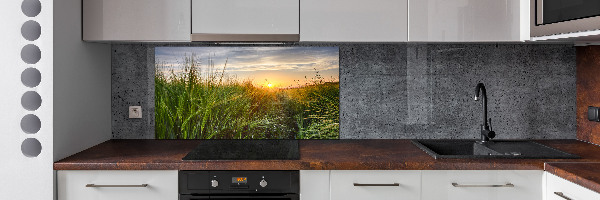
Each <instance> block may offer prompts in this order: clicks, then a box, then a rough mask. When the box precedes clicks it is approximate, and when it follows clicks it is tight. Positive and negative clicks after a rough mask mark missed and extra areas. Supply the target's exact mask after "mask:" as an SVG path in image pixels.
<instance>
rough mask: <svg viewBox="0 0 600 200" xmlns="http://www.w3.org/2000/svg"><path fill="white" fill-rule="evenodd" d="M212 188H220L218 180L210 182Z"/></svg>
mask: <svg viewBox="0 0 600 200" xmlns="http://www.w3.org/2000/svg"><path fill="white" fill-rule="evenodd" d="M210 186H211V187H218V186H219V181H217V180H212V181H210Z"/></svg>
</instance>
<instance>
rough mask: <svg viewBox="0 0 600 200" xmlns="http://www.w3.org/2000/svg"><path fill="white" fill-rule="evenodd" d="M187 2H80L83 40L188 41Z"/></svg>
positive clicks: (89, 0) (94, 0)
mask: <svg viewBox="0 0 600 200" xmlns="http://www.w3.org/2000/svg"><path fill="white" fill-rule="evenodd" d="M190 13H191V8H190V0H126V1H123V0H83V12H82V14H83V40H85V41H190V33H191V30H190V29H191V28H190V27H191V14H190Z"/></svg>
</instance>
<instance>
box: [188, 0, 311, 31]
mask: <svg viewBox="0 0 600 200" xmlns="http://www.w3.org/2000/svg"><path fill="white" fill-rule="evenodd" d="M299 20H300V2H299V0H252V1H248V0H192V33H193V35H192V40H194V41H253V40H256V39H257V38H256V37H257V35H258V39H260V36H261V35H262V36H265V35H268V37H264V38H265V39H264V40H266V41H273V40H276V39H277V38H276V37H277V36H286V35H291V36H292V37H295V38H296V39H295V40H296V41H297V40H298V34H299V33H300V30H299V29H300V22H299ZM274 37H275V38H274Z"/></svg>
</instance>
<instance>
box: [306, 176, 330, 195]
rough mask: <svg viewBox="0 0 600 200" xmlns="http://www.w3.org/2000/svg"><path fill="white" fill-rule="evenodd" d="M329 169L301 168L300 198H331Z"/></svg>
mask: <svg viewBox="0 0 600 200" xmlns="http://www.w3.org/2000/svg"><path fill="white" fill-rule="evenodd" d="M329 196H330V195H329V170H300V200H329Z"/></svg>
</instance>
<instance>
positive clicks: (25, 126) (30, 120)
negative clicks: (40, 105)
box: [21, 114, 42, 134]
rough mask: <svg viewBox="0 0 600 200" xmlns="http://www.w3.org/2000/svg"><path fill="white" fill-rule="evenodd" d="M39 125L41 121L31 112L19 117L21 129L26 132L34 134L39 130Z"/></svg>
mask: <svg viewBox="0 0 600 200" xmlns="http://www.w3.org/2000/svg"><path fill="white" fill-rule="evenodd" d="M41 127H42V121H40V118H38V117H37V116H35V115H33V114H28V115H25V116H24V117H23V118H22V119H21V129H22V130H23V132H25V133H27V134H35V133H37V132H38V131H40V128H41Z"/></svg>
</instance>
